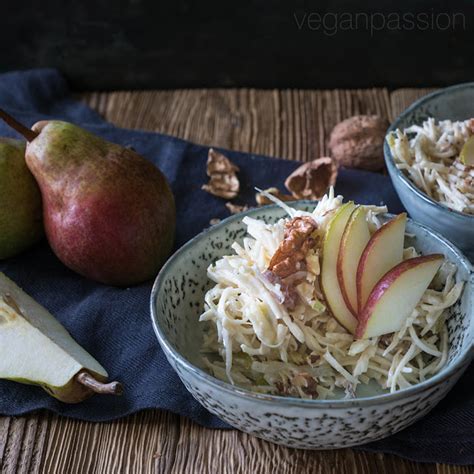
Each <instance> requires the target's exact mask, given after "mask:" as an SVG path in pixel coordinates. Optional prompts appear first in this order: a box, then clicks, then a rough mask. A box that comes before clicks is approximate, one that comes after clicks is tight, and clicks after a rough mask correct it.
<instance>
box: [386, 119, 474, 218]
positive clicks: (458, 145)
mask: <svg viewBox="0 0 474 474" xmlns="http://www.w3.org/2000/svg"><path fill="white" fill-rule="evenodd" d="M473 134H474V119H470V120H465V121H463V122H452V121H451V120H442V121H439V122H436V121H435V119H434V118H429V119H428V120H425V121H424V122H423V124H422V125H421V126H420V125H412V126H411V127H408V128H406V129H405V130H403V131H402V130H396V131H395V132H393V133H392V134H391V135H389V137H388V143H389V145H390V149H391V151H392V155H393V158H394V160H395V163H396V165H397V167H398V169H400V170H403V171H404V172H405V173H406V174H407V176H408V177H409V179H410V180H411V181H412V182H413V183H414V184H415V185H416V186H417V187H418V188H419V189H421V190H422V191H424V192H425V193H426V194H427V195H428V196H429V197H431V198H432V199H434V200H435V201H437V202H439V203H441V204H443V205H445V206H447V207H449V208H451V209H454V210H455V211H459V212H464V213H466V214H474V167H472V166H465V165H463V164H462V163H461V161H460V160H459V154H460V152H461V149H462V147H463V145H464V144H465V143H466V141H467V139H468V138H469V137H470V136H472V135H473Z"/></svg>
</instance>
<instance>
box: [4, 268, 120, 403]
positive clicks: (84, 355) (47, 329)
mask: <svg viewBox="0 0 474 474" xmlns="http://www.w3.org/2000/svg"><path fill="white" fill-rule="evenodd" d="M0 348H1V357H0V378H1V379H8V380H13V381H16V382H21V383H26V384H33V385H40V386H41V387H42V388H44V389H45V390H46V391H47V392H48V393H49V394H50V395H52V396H53V397H55V398H57V399H59V400H61V401H63V402H67V403H77V402H80V401H82V400H84V399H86V398H88V397H89V396H91V395H92V394H93V393H94V392H95V393H110V394H120V393H121V385H120V384H119V383H118V382H112V383H109V384H106V383H104V382H105V381H106V380H107V372H106V370H105V369H104V368H103V367H102V366H101V365H100V364H99V363H98V362H97V361H96V360H95V359H94V358H93V357H92V356H91V355H90V354H89V353H88V352H86V351H85V350H84V349H83V348H82V347H81V346H79V344H77V342H76V341H74V339H73V338H72V337H71V336H70V334H69V333H68V332H67V331H66V329H65V328H64V327H63V326H62V325H61V324H60V323H59V322H58V321H57V320H56V319H55V318H54V317H53V316H52V315H51V314H50V313H49V312H48V311H47V310H46V309H45V308H44V307H43V306H41V305H40V304H39V303H37V302H36V301H35V300H34V299H33V298H31V297H30V296H28V295H27V294H26V293H25V292H24V291H23V290H21V288H19V287H18V286H17V285H16V284H15V283H14V282H13V281H12V280H10V279H9V278H8V277H7V276H6V275H4V274H3V273H0Z"/></svg>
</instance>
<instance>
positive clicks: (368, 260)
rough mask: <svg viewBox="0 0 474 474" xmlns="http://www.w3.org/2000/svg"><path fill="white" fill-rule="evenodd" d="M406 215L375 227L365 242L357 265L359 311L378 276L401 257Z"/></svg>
mask: <svg viewBox="0 0 474 474" xmlns="http://www.w3.org/2000/svg"><path fill="white" fill-rule="evenodd" d="M406 221H407V215H406V214H405V213H402V214H399V215H398V216H396V217H394V218H393V219H392V220H390V221H389V222H387V223H386V224H384V225H383V226H382V227H380V228H379V229H377V230H376V231H375V232H374V233H373V234H372V237H371V238H370V240H369V242H368V243H367V245H366V247H365V249H364V251H363V252H362V255H361V257H360V260H359V265H358V266H357V276H356V285H357V308H358V312H359V313H360V312H361V311H362V309H363V308H364V306H365V303H366V302H367V298H368V297H369V294H370V292H371V291H372V289H373V287H374V286H375V284H376V283H377V282H378V281H379V280H380V278H381V277H382V276H383V275H385V273H387V272H388V271H389V270H390V269H391V268H393V267H394V266H395V265H397V264H399V263H400V262H401V261H402V258H403V244H404V240H405V225H406Z"/></svg>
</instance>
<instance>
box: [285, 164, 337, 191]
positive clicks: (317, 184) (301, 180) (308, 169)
mask: <svg viewBox="0 0 474 474" xmlns="http://www.w3.org/2000/svg"><path fill="white" fill-rule="evenodd" d="M336 179H337V165H336V163H335V162H334V161H333V160H332V159H331V158H328V157H326V156H325V157H322V158H318V159H316V160H313V161H310V162H309V163H305V164H303V165H301V166H300V167H299V168H297V169H296V170H295V171H293V173H291V174H290V176H288V178H286V181H285V186H286V189H288V191H290V192H291V194H292V195H293V197H294V198H296V199H321V198H322V197H323V196H324V194H326V191H327V190H328V188H329V187H331V186H334V184H335V183H336Z"/></svg>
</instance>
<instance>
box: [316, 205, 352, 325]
mask: <svg viewBox="0 0 474 474" xmlns="http://www.w3.org/2000/svg"><path fill="white" fill-rule="evenodd" d="M354 209H355V204H354V203H353V202H352V201H351V202H348V203H346V204H344V205H343V206H341V207H340V208H339V209H338V210H337V211H336V213H335V214H334V216H333V217H332V218H331V220H330V221H329V223H328V227H327V230H326V234H325V236H324V241H323V252H322V265H321V289H322V290H323V293H324V298H325V300H326V303H327V306H328V307H329V309H330V311H331V313H332V315H333V316H334V317H335V318H336V319H337V320H338V321H339V323H340V324H341V325H342V326H344V327H345V328H346V329H347V330H348V331H349V332H350V333H352V334H354V332H355V330H356V327H357V319H356V318H355V317H354V315H353V314H352V313H351V311H350V310H349V308H348V307H347V305H346V302H345V301H344V296H343V295H342V291H341V287H340V286H339V281H338V278H337V260H338V255H339V248H340V245H341V239H342V235H343V233H344V229H345V228H346V224H347V222H348V220H349V218H350V216H351V214H352V211H353V210H354Z"/></svg>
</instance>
